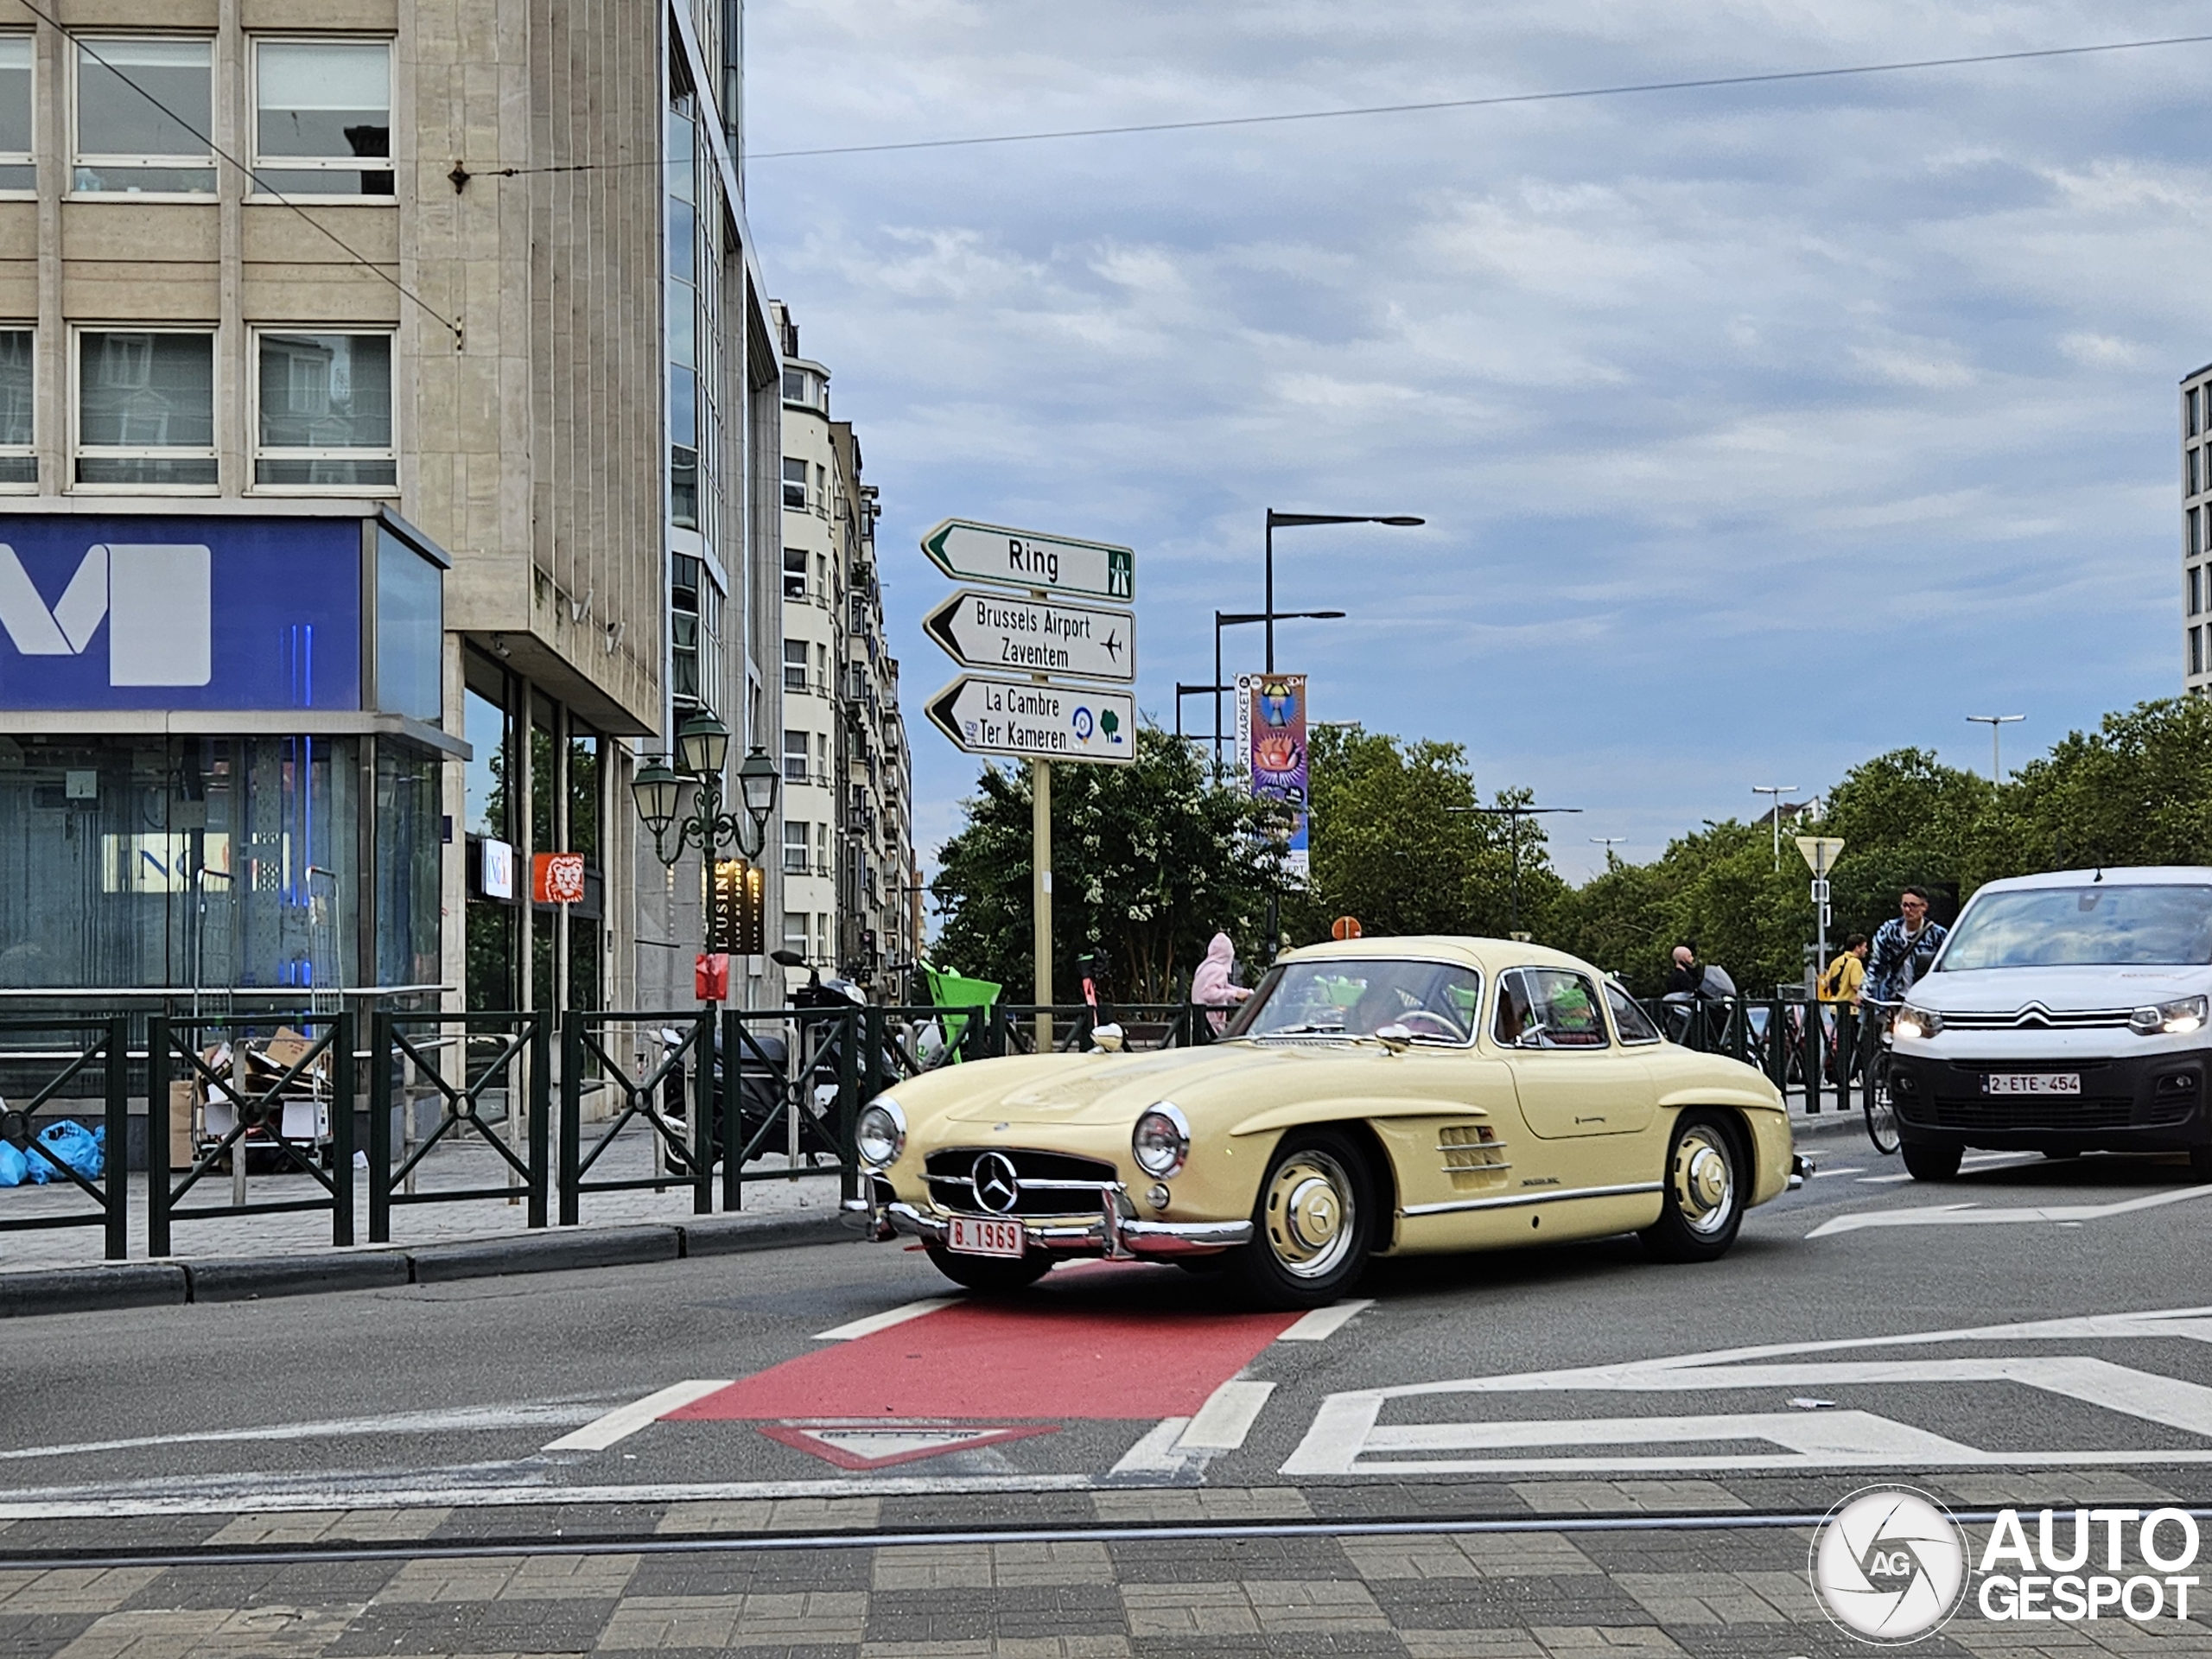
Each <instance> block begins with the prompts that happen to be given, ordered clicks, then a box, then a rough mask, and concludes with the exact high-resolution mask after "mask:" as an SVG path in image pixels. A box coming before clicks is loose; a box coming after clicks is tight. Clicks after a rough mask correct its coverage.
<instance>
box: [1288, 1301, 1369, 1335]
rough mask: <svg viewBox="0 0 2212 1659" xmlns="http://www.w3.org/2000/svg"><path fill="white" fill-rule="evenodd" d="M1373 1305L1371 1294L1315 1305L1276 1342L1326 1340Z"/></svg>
mask: <svg viewBox="0 0 2212 1659" xmlns="http://www.w3.org/2000/svg"><path fill="white" fill-rule="evenodd" d="M1372 1306H1375V1299H1374V1298H1373V1297H1372V1296H1362V1297H1357V1298H1355V1299H1354V1300H1351V1301H1346V1302H1332V1303H1330V1304H1329V1306H1326V1307H1317V1308H1315V1309H1314V1310H1313V1312H1312V1313H1308V1314H1306V1317H1305V1318H1303V1319H1300V1320H1299V1321H1298V1323H1297V1324H1295V1325H1292V1326H1291V1327H1290V1329H1289V1330H1287V1331H1286V1332H1283V1333H1282V1335H1281V1336H1279V1337H1277V1338H1275V1340H1276V1341H1277V1342H1326V1341H1327V1340H1328V1339H1329V1338H1331V1337H1333V1336H1335V1335H1336V1334H1337V1332H1339V1331H1341V1330H1343V1329H1344V1326H1346V1325H1349V1324H1351V1321H1352V1318H1353V1316H1354V1315H1356V1314H1358V1313H1364V1312H1365V1311H1366V1310H1367V1309H1369V1308H1370V1307H1372Z"/></svg>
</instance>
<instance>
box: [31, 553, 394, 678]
mask: <svg viewBox="0 0 2212 1659" xmlns="http://www.w3.org/2000/svg"><path fill="white" fill-rule="evenodd" d="M360 707H361V521H360V520H359V519H358V518H213V517H207V518H200V517H194V516H190V515H182V514H180V515H178V516H175V517H154V516H150V515H149V516H140V515H138V514H135V513H134V514H129V515H118V516H115V517H112V518H106V517H95V516H92V515H79V514H75V513H52V514H47V513H22V514H14V515H8V514H0V709H359V708H360Z"/></svg>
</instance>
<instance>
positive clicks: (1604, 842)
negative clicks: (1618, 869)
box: [1590, 836, 1628, 866]
mask: <svg viewBox="0 0 2212 1659" xmlns="http://www.w3.org/2000/svg"><path fill="white" fill-rule="evenodd" d="M1627 839H1628V837H1627V836H1591V837H1590V844H1591V845H1592V847H1603V848H1604V849H1605V862H1606V863H1607V864H1608V865H1609V866H1610V865H1611V863H1612V861H1613V849H1614V848H1616V847H1618V846H1619V845H1620V844H1621V842H1624V841H1626V840H1627Z"/></svg>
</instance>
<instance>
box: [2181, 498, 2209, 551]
mask: <svg viewBox="0 0 2212 1659" xmlns="http://www.w3.org/2000/svg"><path fill="white" fill-rule="evenodd" d="M2203 512H2204V509H2203V508H2202V507H2191V508H2190V510H2189V511H2188V512H2185V513H2183V515H2182V518H2183V521H2184V522H2186V523H2187V524H2188V525H2189V556H2190V558H2192V559H2193V558H2195V557H2196V556H2197V555H2198V554H2200V553H2202V551H2203V550H2204V523H2203V517H2202V515H2203Z"/></svg>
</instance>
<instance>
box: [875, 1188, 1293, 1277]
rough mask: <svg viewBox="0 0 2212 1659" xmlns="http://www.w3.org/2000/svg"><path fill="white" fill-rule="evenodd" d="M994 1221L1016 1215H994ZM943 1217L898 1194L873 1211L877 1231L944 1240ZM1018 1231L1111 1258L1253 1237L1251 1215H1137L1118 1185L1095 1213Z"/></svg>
mask: <svg viewBox="0 0 2212 1659" xmlns="http://www.w3.org/2000/svg"><path fill="white" fill-rule="evenodd" d="M988 1219H990V1220H996V1221H1013V1220H1017V1219H1019V1217H1013V1216H996V1217H988ZM945 1232H946V1227H945V1217H942V1216H938V1215H933V1214H931V1213H929V1212H928V1211H922V1210H918V1209H916V1208H915V1207H914V1206H913V1205H911V1204H905V1203H900V1202H898V1201H896V1200H894V1201H893V1202H892V1203H890V1204H887V1205H883V1206H882V1207H881V1208H880V1210H878V1211H876V1229H875V1236H877V1237H878V1238H880V1239H890V1238H896V1237H899V1236H906V1237H908V1238H918V1239H921V1240H922V1241H924V1242H925V1243H930V1244H940V1245H941V1244H943V1243H944V1238H945ZM1021 1234H1022V1237H1023V1239H1024V1240H1025V1241H1027V1243H1028V1246H1029V1248H1030V1249H1033V1250H1049V1251H1053V1252H1056V1253H1058V1254H1062V1255H1103V1256H1105V1257H1107V1258H1109V1260H1113V1261H1128V1260H1131V1259H1132V1258H1134V1257H1137V1256H1174V1255H1216V1254H1217V1253H1218V1252H1220V1251H1223V1250H1229V1249H1236V1246H1238V1245H1239V1244H1249V1243H1251V1241H1252V1224H1251V1223H1250V1222H1249V1221H1139V1220H1138V1219H1137V1218H1136V1215H1135V1210H1134V1208H1133V1206H1132V1205H1130V1203H1129V1198H1128V1193H1126V1192H1122V1190H1121V1189H1120V1188H1119V1187H1104V1188H1102V1189H1100V1192H1099V1206H1098V1213H1097V1214H1096V1216H1090V1217H1084V1218H1083V1219H1081V1220H1064V1219H1061V1218H1058V1217H1055V1218H1054V1219H1052V1220H1051V1221H1047V1222H1032V1221H1024V1222H1022V1223H1021Z"/></svg>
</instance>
